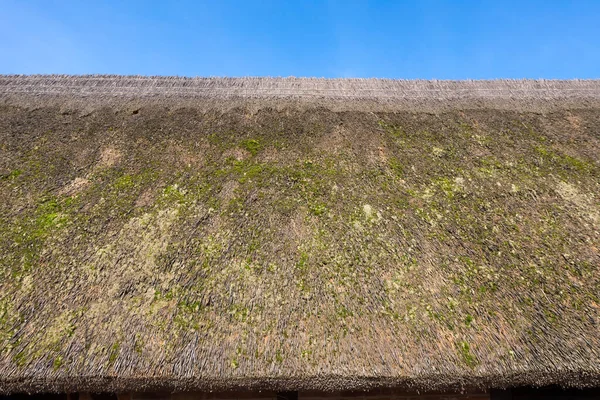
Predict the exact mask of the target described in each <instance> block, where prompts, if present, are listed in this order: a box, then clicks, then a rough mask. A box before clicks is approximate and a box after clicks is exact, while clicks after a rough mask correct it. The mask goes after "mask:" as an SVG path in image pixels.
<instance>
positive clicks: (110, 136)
mask: <svg viewBox="0 0 600 400" xmlns="http://www.w3.org/2000/svg"><path fill="white" fill-rule="evenodd" d="M99 78H100V77H79V78H77V77H14V76H13V77H0V101H1V102H0V104H1V106H0V392H11V391H24V390H25V391H43V390H55V391H68V390H71V391H83V390H114V391H119V390H122V391H125V390H127V391H129V390H144V389H164V390H184V389H188V390H192V389H193V390H207V389H215V390H229V389H258V388H264V389H271V390H274V389H292V390H297V389H314V390H341V389H346V390H348V389H366V388H374V387H397V388H407V389H411V390H429V389H432V390H433V389H435V390H444V389H451V388H452V389H456V388H462V387H477V388H488V387H501V386H510V385H519V384H534V385H541V384H561V385H574V386H593V385H598V384H600V327H599V325H598V324H599V322H600V321H599V318H600V299H599V294H600V275H599V270H598V268H599V266H600V134H599V129H600V112H599V110H600V108H598V107H595V106H594V104H596V103H594V102H595V101H597V99H598V97H599V92H598V87H599V85H598V82H597V81H580V82H579V81H577V82H530V81H523V82H476V83H472V82H465V83H458V82H450V83H445V82H432V83H428V82H393V81H373V82H375V83H376V84H377V85H381V88H379V89H378V93H381V95H382V96H385V93H387V92H386V90H387V89H386V87H387V86H386V85H390V86H394V85H396V86H398V87H406V86H411V85H416V86H419V87H426V86H427V85H430V86H432V87H440V86H438V85H441V87H444V85H446V86H448V87H449V89H447V90H446V92H443V93H444V94H438V95H435V96H433V95H430V96H432V97H431V98H432V99H433V98H435V101H436V102H437V103H436V104H445V106H444V108H443V110H441V109H440V110H438V111H439V112H437V113H430V112H420V111H418V110H414V109H411V110H404V111H402V110H400V109H398V108H394V107H395V106H393V105H390V103H387V105H386V104H380V103H377V102H367V101H365V103H361V102H360V101H357V102H354V103H351V105H350V106H349V107H348V108H347V109H344V103H343V100H342V102H338V103H336V104H335V107H333V106H332V107H331V108H329V107H327V106H320V107H317V106H315V105H314V104H315V103H311V102H310V101H308V100H304V98H303V97H302V96H299V97H298V98H297V99H295V100H294V101H291V100H290V101H287V100H288V98H287V97H285V96H284V99H280V101H279V103H278V107H277V108H274V107H271V106H270V105H271V104H274V103H269V102H268V101H267V100H265V99H261V98H252V99H245V98H238V99H237V100H235V101H234V100H231V104H235V107H232V106H227V104H228V103H227V102H228V101H229V100H228V99H222V100H219V101H218V102H214V103H213V102H212V100H211V99H202V98H200V97H198V98H195V99H193V100H189V99H187V100H186V99H184V97H185V96H182V97H181V98H180V97H177V96H178V93H180V92H177V93H173V94H171V95H170V100H169V101H163V100H164V98H163V97H161V95H160V94H158V95H157V96H158V97H159V99H158V100H156V101H154V102H152V101H147V100H146V99H142V98H143V97H144V93H146V92H145V90H146V88H153V87H155V86H153V85H154V84H153V83H152V82H153V78H149V79H148V80H144V79H139V78H123V80H119V79H118V78H115V77H112V79H113V82H117V84H116V86H119V84H120V85H121V86H122V87H125V86H126V87H127V89H122V88H118V87H116V88H112V87H111V86H110V85H104V84H99V83H98V84H96V83H94V82H96V81H97V79H99ZM94 79H96V80H94ZM161 79H162V80H161ZM161 79H158V80H159V81H161V82H173V87H175V86H177V85H179V86H177V87H178V89H177V90H179V88H180V87H186V83H188V82H189V83H190V85H192V86H194V85H196V86H198V87H212V86H215V85H216V83H215V85H213V81H211V80H200V79H199V80H189V81H188V80H185V79H181V78H176V79H173V80H169V79H166V78H161ZM55 81H56V83H53V82H55ZM31 82H34V83H35V82H42V83H40V87H39V91H38V90H37V89H36V87H35V84H31ZM65 82H68V85H66V83H65ZM100 82H104V81H102V80H101V81H100ZM119 82H120V83H119ZM136 82H139V83H136ZM182 82H183V83H182ZM214 82H217V83H219V82H223V81H221V80H214ZM228 82H232V83H231V84H230V86H232V87H244V86H245V85H246V84H248V86H250V87H251V88H253V87H255V86H256V85H258V86H260V85H261V83H260V81H259V80H239V81H236V80H233V81H228ZM248 82H249V83H248ZM256 82H259V83H256ZM263 82H265V84H268V85H274V86H277V85H284V84H285V85H286V86H289V88H290V89H289V90H291V91H293V90H294V82H300V83H299V84H298V85H300V86H301V87H303V85H305V83H306V82H312V81H299V80H281V81H278V80H263ZM317 82H318V83H319V84H320V85H322V86H325V87H331V86H336V85H339V86H346V87H348V86H349V87H352V85H355V84H356V85H359V86H361V85H363V84H364V82H365V81H317ZM125 83H127V84H126V85H125ZM176 83H177V84H176ZM28 85H29V86H28ZM136 85H138V86H136ZM253 85H254V86H253ZM268 85H267V86H268ZM403 85H404V86H403ZM472 85H475V86H478V87H485V86H488V87H497V86H498V85H499V86H503V85H508V86H509V87H510V86H511V85H517V86H519V87H527V88H531V91H529V92H527V91H525V92H523V93H521V94H519V95H515V96H513V97H511V96H510V93H511V91H512V90H514V89H515V88H514V87H511V88H510V90H509V89H507V90H509V92H508V94H507V92H506V91H504V92H503V91H502V90H501V91H499V92H498V93H499V94H498V96H499V97H502V96H506V99H507V101H509V102H511V103H510V104H512V105H513V106H514V105H517V104H521V105H522V106H523V107H524V108H527V107H525V104H526V103H527V104H528V105H529V106H528V107H529V108H528V110H529V111H523V110H522V109H520V108H518V107H517V108H515V107H513V108H512V109H511V108H510V107H509V109H507V108H506V107H504V106H502V107H499V108H500V109H498V108H493V107H487V108H486V107H483V106H482V105H481V103H480V102H478V98H476V97H470V98H467V99H466V100H465V102H463V103H460V104H463V105H464V104H467V105H468V104H471V105H472V107H466V108H464V109H462V110H459V109H457V108H456V104H454V103H452V102H451V101H450V100H448V99H449V98H452V96H453V93H455V92H456V91H459V90H461V89H465V90H471V88H472ZM196 86H194V87H196ZM216 86H218V85H216ZM53 87H55V90H56V91H57V93H54V94H53V95H52V96H50V95H47V94H46V95H44V94H43V93H44V91H50V90H52V88H53ZM69 87H71V88H73V89H72V93H71V94H69ZM98 87H101V88H102V90H101V91H96V88H98ZM136 87H139V92H140V95H139V97H136V95H135V93H137V92H136V90H137V89H136ZM160 87H161V88H162V89H161V90H165V91H167V90H168V85H167V84H166V83H164V84H162V86H160ZM538 87H539V88H542V89H544V90H546V89H548V90H549V91H547V92H545V94H544V95H543V96H542V95H538V94H531V93H537V92H535V90H537V89H536V88H538ZM18 88H27V89H26V90H25V89H23V90H22V92H26V93H17V92H16V91H17V89H18ZM107 88H108V89H107ZM549 88H552V90H550V89H549ZM571 89H573V90H574V91H578V90H586V91H585V92H578V93H579V94H578V95H577V96H575V97H570V96H571V95H570V94H569V93H571V92H570V90H571ZM113 90H114V93H113ZM123 90H126V91H127V96H129V97H127V96H125V97H127V98H122V99H120V100H119V102H118V103H115V102H113V100H114V98H115V97H119V96H121V97H122V96H123V95H122V91H123ZM248 90H251V89H248ZM532 91H533V92H532ZM390 93H391V95H394V96H396V95H397V93H398V92H396V91H395V89H393V88H392V89H390ZM503 93H504V94H503ZM573 93H574V92H573ZM348 95H350V94H348ZM86 96H87V97H86ZM211 96H212V94H211ZM265 96H266V95H265ZM269 96H272V94H269V95H268V96H267V97H269ZM363 96H364V95H362V94H361V95H360V96H358V97H360V98H361V99H362V97H363ZM398 96H399V97H397V103H398V104H403V107H404V106H405V107H408V106H407V105H408V104H409V103H410V99H405V100H402V99H401V97H402V96H403V95H398ZM436 96H437V97H436ZM519 96H525V97H524V98H526V99H527V100H526V103H514V102H512V100H514V99H515V98H517V97H519ZM527 96H529V97H527ZM238 97H239V96H238ZM250 97H253V96H250ZM258 97H260V96H258ZM75 98H77V100H76V101H75V100H74V99H75ZM565 98H570V99H571V100H573V99H575V100H576V101H578V102H579V101H580V102H581V104H584V106H581V107H571V108H567V106H566V105H565V104H567V103H560V101H561V100H560V99H565ZM86 99H87V100H86ZM374 99H375V100H377V98H374ZM284 100H286V101H284ZM358 100H360V99H358ZM432 101H433V100H432ZM469 101H471V102H472V103H469ZM557 101H558V102H559V103H556V102H557ZM444 102H445V103H444ZM552 102H555V103H553V104H554V105H555V106H554V109H553V110H552V111H548V112H545V113H544V114H542V113H539V112H536V111H535V109H536V107H539V108H540V109H544V110H546V111H547V108H545V107H546V106H547V104H549V103H552ZM586 102H587V103H586ZM265 104H267V105H269V106H265ZM361 104H365V106H364V110H361V108H360V107H361ZM486 104H488V103H486ZM505 104H508V103H505ZM556 104H559V105H560V106H556ZM569 104H570V103H569ZM573 104H579V103H577V102H575V103H573ZM217 105H218V106H217ZM324 105H326V103H324ZM408 108H411V107H408ZM390 110H393V111H394V112H391V111H390Z"/></svg>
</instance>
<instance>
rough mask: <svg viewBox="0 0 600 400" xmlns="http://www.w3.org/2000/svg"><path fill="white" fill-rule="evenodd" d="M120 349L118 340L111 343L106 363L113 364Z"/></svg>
mask: <svg viewBox="0 0 600 400" xmlns="http://www.w3.org/2000/svg"><path fill="white" fill-rule="evenodd" d="M120 349H121V344H120V343H119V342H115V343H113V345H112V347H111V348H110V353H109V355H108V364H109V365H113V364H114V363H115V361H117V357H118V356H119V352H120Z"/></svg>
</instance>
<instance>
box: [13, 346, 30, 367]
mask: <svg viewBox="0 0 600 400" xmlns="http://www.w3.org/2000/svg"><path fill="white" fill-rule="evenodd" d="M13 362H14V363H15V364H16V365H17V367H19V368H22V367H23V366H25V364H26V363H27V355H26V353H25V351H24V350H22V351H20V352H18V353H17V354H15V355H14V356H13Z"/></svg>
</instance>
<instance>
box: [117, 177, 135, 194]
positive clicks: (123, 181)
mask: <svg viewBox="0 0 600 400" xmlns="http://www.w3.org/2000/svg"><path fill="white" fill-rule="evenodd" d="M113 185H114V188H115V189H116V190H127V189H129V188H131V187H133V185H134V179H133V176H131V175H129V174H125V175H122V176H120V177H118V178H117V179H116V180H115V182H114V183H113Z"/></svg>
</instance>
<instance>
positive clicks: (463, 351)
mask: <svg viewBox="0 0 600 400" xmlns="http://www.w3.org/2000/svg"><path fill="white" fill-rule="evenodd" d="M457 348H458V353H459V355H460V358H461V360H462V361H463V362H464V363H465V364H467V366H468V367H469V368H475V367H476V366H477V364H478V361H477V358H476V357H475V355H474V354H473V353H471V347H470V346H469V343H467V342H466V341H464V340H463V341H461V342H458V343H457Z"/></svg>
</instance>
